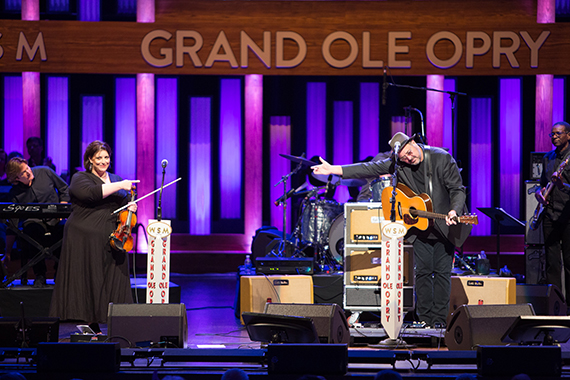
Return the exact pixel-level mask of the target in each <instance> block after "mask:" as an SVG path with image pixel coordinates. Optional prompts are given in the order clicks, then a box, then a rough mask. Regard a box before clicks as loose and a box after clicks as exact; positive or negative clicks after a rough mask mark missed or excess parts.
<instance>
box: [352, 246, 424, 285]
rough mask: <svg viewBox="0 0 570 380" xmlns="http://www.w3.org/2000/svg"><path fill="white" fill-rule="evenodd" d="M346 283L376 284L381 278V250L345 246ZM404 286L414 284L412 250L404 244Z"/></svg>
mask: <svg viewBox="0 0 570 380" xmlns="http://www.w3.org/2000/svg"><path fill="white" fill-rule="evenodd" d="M345 249H346V254H345V257H344V262H345V266H344V270H345V272H346V285H378V284H379V283H380V281H381V279H382V250H381V249H380V248H377V249H365V248H345ZM403 272H404V273H403V274H404V278H403V280H402V283H403V285H404V286H412V285H414V250H413V247H412V246H411V245H405V246H404V266H403Z"/></svg>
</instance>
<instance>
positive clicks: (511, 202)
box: [499, 78, 552, 218]
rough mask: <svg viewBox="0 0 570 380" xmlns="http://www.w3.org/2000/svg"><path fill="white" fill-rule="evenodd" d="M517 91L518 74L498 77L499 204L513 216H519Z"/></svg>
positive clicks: (519, 110) (519, 142) (519, 87)
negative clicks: (514, 76) (511, 76)
mask: <svg viewBox="0 0 570 380" xmlns="http://www.w3.org/2000/svg"><path fill="white" fill-rule="evenodd" d="M521 95H522V93H521V80H520V79H519V78H509V79H505V78H503V79H500V80H499V98H500V100H499V144H500V145H499V146H500V147H501V149H500V155H501V156H500V157H499V159H500V161H501V165H499V167H500V184H499V185H500V198H501V203H500V206H501V207H502V208H503V209H505V211H507V212H508V213H510V214H511V215H512V216H514V217H515V218H519V216H520V199H521V181H522V179H521V156H522V152H521V150H522V108H521V102H522V100H521ZM550 119H552V116H551V117H550Z"/></svg>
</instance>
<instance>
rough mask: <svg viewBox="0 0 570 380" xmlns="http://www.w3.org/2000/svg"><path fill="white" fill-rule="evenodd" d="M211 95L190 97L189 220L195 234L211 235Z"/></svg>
mask: <svg viewBox="0 0 570 380" xmlns="http://www.w3.org/2000/svg"><path fill="white" fill-rule="evenodd" d="M211 103H212V100H211V99H210V98H191V99H190V144H189V151H190V175H189V178H190V180H189V184H188V189H189V202H188V204H189V208H190V209H189V210H188V215H189V224H190V234H191V235H209V234H210V231H211V223H212V211H211V210H212V164H211V162H212V136H211V133H210V131H211V129H212V122H211V116H210V115H211V108H212V105H211Z"/></svg>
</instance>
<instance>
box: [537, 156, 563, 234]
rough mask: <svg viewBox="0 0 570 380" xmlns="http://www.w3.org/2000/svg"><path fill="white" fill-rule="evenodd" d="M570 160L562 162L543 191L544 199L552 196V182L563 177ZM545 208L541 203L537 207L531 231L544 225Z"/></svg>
mask: <svg viewBox="0 0 570 380" xmlns="http://www.w3.org/2000/svg"><path fill="white" fill-rule="evenodd" d="M569 160H570V157H568V158H566V159H565V160H564V161H562V163H560V166H559V167H558V170H556V172H555V174H554V175H553V176H552V178H551V180H550V182H548V185H546V187H545V188H544V189H542V190H541V191H542V195H543V196H544V199H548V195H550V192H551V191H552V189H553V188H554V182H553V181H552V180H553V179H554V177H557V178H560V176H561V175H562V172H563V171H564V169H566V166H567V165H568V161H569ZM545 207H546V206H545V205H543V204H542V203H540V202H539V203H538V204H537V205H536V209H534V214H532V216H531V218H530V220H529V226H528V227H529V228H530V229H531V230H533V231H534V230H536V229H537V228H538V226H540V223H542V219H543V218H544V213H543V211H544V208H545Z"/></svg>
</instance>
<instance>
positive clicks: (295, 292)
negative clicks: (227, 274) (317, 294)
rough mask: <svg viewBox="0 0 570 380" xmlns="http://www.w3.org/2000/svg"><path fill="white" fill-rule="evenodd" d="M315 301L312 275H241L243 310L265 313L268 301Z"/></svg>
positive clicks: (241, 303) (241, 306)
mask: <svg viewBox="0 0 570 380" xmlns="http://www.w3.org/2000/svg"><path fill="white" fill-rule="evenodd" d="M313 301H314V293H313V278H312V277H311V276H306V275H294V276H287V275H284V276H241V277H240V311H241V312H244V311H248V312H251V313H263V311H264V310H265V304H266V303H267V302H277V303H313ZM242 323H243V319H242Z"/></svg>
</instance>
